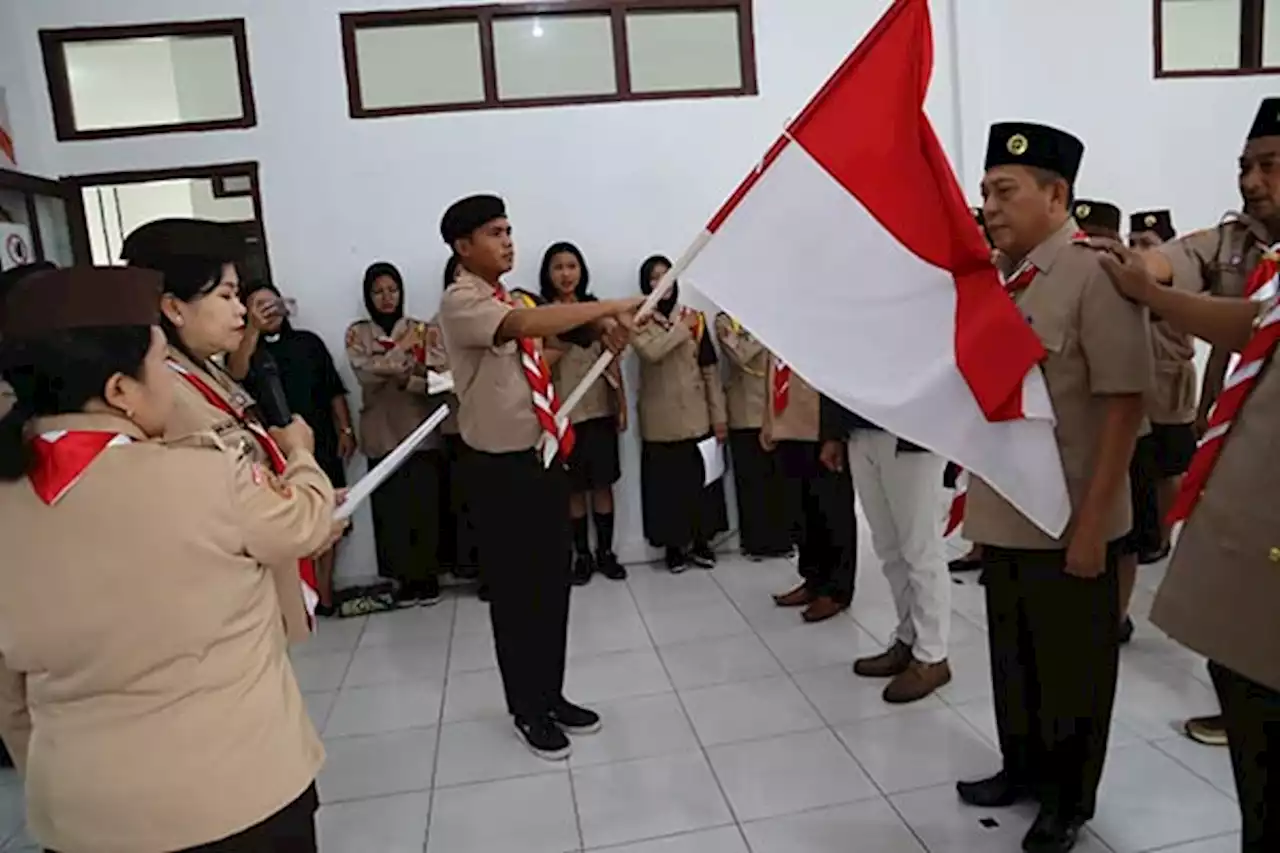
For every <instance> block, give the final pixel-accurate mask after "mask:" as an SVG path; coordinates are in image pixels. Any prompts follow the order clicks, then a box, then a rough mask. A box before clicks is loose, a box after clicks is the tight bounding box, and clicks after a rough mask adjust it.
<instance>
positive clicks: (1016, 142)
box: [1005, 133, 1031, 157]
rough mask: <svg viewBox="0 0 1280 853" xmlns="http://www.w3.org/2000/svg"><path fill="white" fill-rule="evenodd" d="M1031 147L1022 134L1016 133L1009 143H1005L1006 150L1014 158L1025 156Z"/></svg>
mask: <svg viewBox="0 0 1280 853" xmlns="http://www.w3.org/2000/svg"><path fill="white" fill-rule="evenodd" d="M1030 147H1031V146H1030V144H1029V143H1028V142H1027V138H1026V137H1025V136H1023V135H1022V134H1021V133H1015V134H1014V135H1013V136H1010V137H1009V141H1008V142H1007V143H1005V148H1007V149H1008V150H1009V153H1010V154H1012V155H1013V156H1014V157H1021V156H1022V155H1023V154H1026V153H1027V149H1028V148H1030Z"/></svg>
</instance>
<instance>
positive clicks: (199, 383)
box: [169, 359, 320, 631]
mask: <svg viewBox="0 0 1280 853" xmlns="http://www.w3.org/2000/svg"><path fill="white" fill-rule="evenodd" d="M169 369H170V370H172V371H173V372H174V373H176V374H178V375H179V376H180V377H182V378H183V379H184V380H186V382H187V384H188V385H190V386H191V387H192V388H195V389H196V390H197V391H199V392H200V395H201V396H202V397H204V398H205V400H207V401H208V402H209V405H211V406H213V407H214V408H215V409H217V410H218V411H220V412H223V413H224V414H228V415H230V416H231V417H233V418H235V420H236V422H237V423H239V424H240V425H241V426H242V427H244V428H245V429H247V430H248V431H249V434H250V435H252V436H253V438H254V440H255V441H257V442H258V446H259V447H260V448H262V452H263V453H264V454H265V455H266V457H267V459H268V460H269V461H270V463H271V471H272V473H274V474H276V475H277V476H284V472H285V468H286V467H287V466H288V460H287V459H285V455H284V452H283V451H282V450H280V445H278V444H276V440H275V439H274V438H272V437H271V434H270V433H268V432H267V431H266V429H264V428H263V426H262V424H260V423H258V422H257V421H253V420H250V419H249V418H248V417H247V416H246V415H245V413H244V412H243V411H236V409H235V407H233V406H232V405H231V404H230V403H228V402H227V400H226V398H224V397H223V396H222V395H221V394H219V393H218V392H217V391H216V390H214V388H213V386H211V385H210V384H209V383H208V382H205V381H204V380H203V379H202V378H200V377H199V376H197V375H196V374H194V373H192V372H191V371H190V370H188V369H187V368H186V367H184V366H183V365H181V364H179V363H178V362H176V361H174V360H172V359H170V360H169ZM298 578H299V580H300V581H301V582H302V600H303V601H304V602H305V603H306V607H307V622H308V624H309V626H310V627H311V629H312V630H313V631H314V630H315V620H316V605H317V604H319V603H320V593H319V592H318V590H319V589H320V584H319V582H318V581H317V580H316V566H315V563H314V562H312V561H311V559H309V558H305V557H304V558H303V559H301V560H299V561H298Z"/></svg>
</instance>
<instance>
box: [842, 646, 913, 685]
mask: <svg viewBox="0 0 1280 853" xmlns="http://www.w3.org/2000/svg"><path fill="white" fill-rule="evenodd" d="M910 665H911V647H910V646H908V645H907V644H906V643H904V642H902V641H901V640H895V641H894V643H893V645H892V646H890V647H889V650H888V651H886V652H881V653H880V654H878V655H873V656H872V657H869V658H860V659H858V660H856V661H854V662H853V672H854V674H855V675H861V676H862V677H863V678H893V677H894V676H895V675H901V674H902V673H903V672H906V670H907V667H908V666H910Z"/></svg>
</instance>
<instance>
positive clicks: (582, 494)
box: [538, 243, 627, 586]
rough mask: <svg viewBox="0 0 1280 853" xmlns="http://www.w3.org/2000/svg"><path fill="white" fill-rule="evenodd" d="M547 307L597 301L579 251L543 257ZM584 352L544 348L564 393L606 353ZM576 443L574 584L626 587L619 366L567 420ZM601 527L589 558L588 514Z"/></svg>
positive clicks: (591, 344)
mask: <svg viewBox="0 0 1280 853" xmlns="http://www.w3.org/2000/svg"><path fill="white" fill-rule="evenodd" d="M538 279H539V284H540V286H541V289H542V298H543V300H545V301H546V302H558V303H562V304H566V305H568V304H573V303H575V302H594V301H595V297H594V296H592V295H590V294H589V293H588V292H587V288H588V287H589V286H590V284H591V273H590V271H588V269H587V262H586V259H585V258H584V257H583V256H582V252H581V250H579V249H578V247H577V246H575V245H573V244H572V243H556V244H554V245H552V246H551V247H550V248H549V249H547V251H546V252H545V253H544V254H543V256H542V269H541V272H540V273H539V276H538ZM582 343H585V344H586V346H580V345H578V344H574V343H571V342H568V341H564V340H561V339H553V341H552V342H551V344H550V345H549V346H548V347H547V349H546V358H547V362H548V363H549V364H550V365H551V379H552V382H553V383H554V384H555V387H556V388H557V389H559V391H560V393H562V394H569V393H571V392H572V391H573V389H575V388H577V387H578V383H579V382H581V381H582V379H583V378H584V377H585V376H586V375H587V372H588V371H589V370H590V369H591V366H592V365H593V364H595V363H596V360H597V359H598V358H599V357H600V355H601V354H602V353H603V352H604V343H603V342H601V341H600V340H599V339H598V338H595V339H591V340H587V341H583V342H582ZM569 420H570V422H571V423H572V424H573V431H574V434H575V436H576V440H575V442H574V445H573V452H572V453H571V454H570V455H569V462H568V465H566V466H565V467H566V468H567V470H568V472H569V488H570V492H569V521H570V524H571V525H572V527H573V548H574V552H575V553H576V557H575V559H574V564H573V582H574V583H575V584H578V585H579V586H580V585H582V584H585V583H588V582H589V581H590V580H591V576H592V575H593V574H594V573H595V572H597V571H598V572H600V574H602V575H604V576H605V577H607V578H609V579H610V580H617V581H620V580H624V579H625V578H626V577H627V570H626V569H624V568H623V567H622V566H621V564H619V563H618V558H617V557H616V556H614V553H613V484H614V483H616V482H618V479H619V478H620V477H621V476H622V465H621V462H620V461H619V458H618V434H619V433H621V432H623V431H625V430H626V428H627V395H626V391H625V390H624V389H623V386H622V371H621V365H620V364H619V362H618V360H617V359H615V360H614V361H612V362H611V363H610V364H609V369H608V370H607V371H605V375H604V376H603V377H602V378H601V379H600V380H599V381H597V382H596V383H595V384H594V385H592V386H591V388H590V389H589V390H588V391H587V395H586V396H585V397H583V398H582V402H581V403H579V404H578V407H577V408H575V409H574V410H573V412H572V413H570V415H569ZM588 506H589V507H590V510H591V516H592V520H593V521H594V522H595V528H596V550H595V554H594V555H593V554H592V552H591V531H590V530H589V529H588V526H587V509H588Z"/></svg>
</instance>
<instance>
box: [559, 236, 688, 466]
mask: <svg viewBox="0 0 1280 853" xmlns="http://www.w3.org/2000/svg"><path fill="white" fill-rule="evenodd" d="M710 240H711V232H710V231H703V232H701V233H700V234H699V235H698V237H697V239H695V240H694V241H693V242H692V243H691V244H690V245H689V248H687V249H685V250H684V254H682V255H681V256H680V257H679V258H678V259H677V260H676V262H675V265H674V266H672V267H671V269H669V270H667V273H666V275H664V276H663V277H662V278H661V279H659V280H658V284H657V286H656V287H654V289H653V292H652V293H650V294H649V298H648V299H646V300H645V301H644V302H643V304H641V306H640V308H639V310H637V311H636V319H637V320H639V319H640V318H642V317H644V316H646V315H648V314H650V313H652V312H653V309H654V308H656V307H657V305H658V303H659V302H661V301H662V298H663V297H664V296H666V295H667V293H668V292H669V291H670V290H671V285H673V284H675V282H676V279H678V278H679V277H680V276H681V275H682V274H683V273H684V271H685V270H687V269H688V268H689V265H690V264H692V263H693V261H694V259H695V258H697V257H698V254H699V253H701V252H702V250H703V249H704V248H706V245H707V243H708V242H710ZM613 359H614V354H613V353H612V352H609V351H605V352H604V353H601V355H600V358H598V359H596V363H595V364H593V365H591V369H590V370H588V371H587V375H586V376H584V377H583V378H582V381H581V382H579V383H578V386H577V387H576V388H574V389H573V391H571V392H570V393H569V396H568V397H565V399H564V402H562V403H561V404H560V414H559V417H558V420H560V421H567V420H568V419H569V413H570V412H572V411H573V410H574V409H575V408H577V407H578V404H579V403H581V402H582V398H583V397H585V396H586V395H587V391H588V390H589V389H590V388H591V385H592V383H594V382H595V381H596V380H598V379H599V378H600V377H601V376H603V375H604V372H605V371H606V370H607V369H608V368H609V363H610V362H611V361H613ZM547 465H548V467H550V463H549V462H548V463H547Z"/></svg>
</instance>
